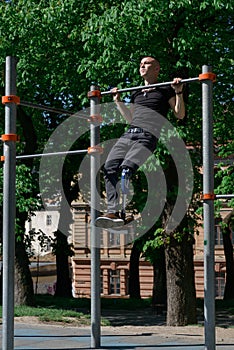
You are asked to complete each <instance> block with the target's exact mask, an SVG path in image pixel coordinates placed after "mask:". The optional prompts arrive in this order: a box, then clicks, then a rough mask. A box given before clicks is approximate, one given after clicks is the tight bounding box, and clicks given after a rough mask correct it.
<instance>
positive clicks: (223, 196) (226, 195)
mask: <svg viewBox="0 0 234 350" xmlns="http://www.w3.org/2000/svg"><path fill="white" fill-rule="evenodd" d="M215 198H216V199H219V198H224V199H225V198H226V199H228V198H234V194H216V195H215Z"/></svg>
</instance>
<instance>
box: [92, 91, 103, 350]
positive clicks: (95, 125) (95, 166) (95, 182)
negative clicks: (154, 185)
mask: <svg viewBox="0 0 234 350" xmlns="http://www.w3.org/2000/svg"><path fill="white" fill-rule="evenodd" d="M98 90H99V87H97V86H95V85H92V86H91V88H90V91H91V92H92V91H98ZM99 109H100V97H98V96H95V94H94V96H92V95H91V97H90V114H91V117H92V116H97V115H99ZM92 120H93V121H92ZM99 143H100V126H99V122H96V121H95V119H92V118H91V122H90V146H91V149H92V147H94V146H96V145H98V144H99ZM99 167H100V154H99V152H91V154H90V189H91V348H95V349H97V348H99V347H100V343H101V341H100V329H101V299H100V237H99V230H98V228H97V227H96V226H95V225H94V222H95V219H96V218H97V216H98V214H99V210H100V203H99V197H98V194H99V190H98V186H99V184H100V179H99Z"/></svg>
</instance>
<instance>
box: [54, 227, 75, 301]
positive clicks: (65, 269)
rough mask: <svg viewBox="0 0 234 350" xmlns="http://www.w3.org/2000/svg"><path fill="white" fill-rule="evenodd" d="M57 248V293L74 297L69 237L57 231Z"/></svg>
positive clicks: (61, 295)
mask: <svg viewBox="0 0 234 350" xmlns="http://www.w3.org/2000/svg"><path fill="white" fill-rule="evenodd" d="M55 235H56V240H57V248H56V266H57V282H56V290H55V295H56V296H59V297H65V298H71V297H72V284H71V278H70V267H69V261H68V251H69V250H70V249H69V245H68V242H67V237H66V236H65V235H64V234H63V233H62V232H60V231H59V230H58V231H57V232H56V234H55Z"/></svg>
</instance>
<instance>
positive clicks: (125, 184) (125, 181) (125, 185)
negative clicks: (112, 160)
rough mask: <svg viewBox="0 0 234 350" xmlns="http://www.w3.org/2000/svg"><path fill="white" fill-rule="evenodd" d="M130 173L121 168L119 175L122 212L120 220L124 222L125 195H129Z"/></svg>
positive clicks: (128, 170)
mask: <svg viewBox="0 0 234 350" xmlns="http://www.w3.org/2000/svg"><path fill="white" fill-rule="evenodd" d="M131 175H132V171H131V169H130V168H123V170H122V173H121V191H122V210H121V219H123V220H124V221H125V218H126V205H127V195H128V194H129V184H130V178H131Z"/></svg>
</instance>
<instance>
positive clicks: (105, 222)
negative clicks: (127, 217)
mask: <svg viewBox="0 0 234 350" xmlns="http://www.w3.org/2000/svg"><path fill="white" fill-rule="evenodd" d="M123 225H124V220H123V219H121V218H120V217H119V216H117V215H116V214H114V213H108V214H106V215H103V216H99V217H98V218H97V219H96V220H95V226H97V227H102V228H111V227H120V226H123Z"/></svg>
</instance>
